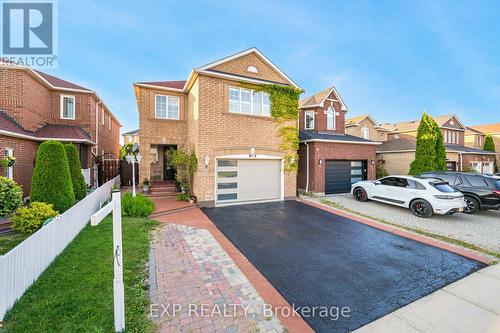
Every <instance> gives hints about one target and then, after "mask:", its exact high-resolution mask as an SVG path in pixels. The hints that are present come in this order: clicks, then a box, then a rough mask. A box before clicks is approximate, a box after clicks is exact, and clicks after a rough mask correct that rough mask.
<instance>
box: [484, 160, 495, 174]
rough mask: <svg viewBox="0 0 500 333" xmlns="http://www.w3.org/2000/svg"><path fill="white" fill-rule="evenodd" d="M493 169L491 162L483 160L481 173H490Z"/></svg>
mask: <svg viewBox="0 0 500 333" xmlns="http://www.w3.org/2000/svg"><path fill="white" fill-rule="evenodd" d="M493 171H494V168H493V162H483V173H486V174H489V175H492V174H493Z"/></svg>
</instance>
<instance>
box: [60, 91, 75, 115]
mask: <svg viewBox="0 0 500 333" xmlns="http://www.w3.org/2000/svg"><path fill="white" fill-rule="evenodd" d="M65 98H70V99H72V100H73V117H65V116H64V99H65ZM60 109H61V110H60V111H61V112H60V113H61V119H69V120H75V118H76V98H75V96H73V95H61V99H60Z"/></svg>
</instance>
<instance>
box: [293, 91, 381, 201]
mask: <svg viewBox="0 0 500 333" xmlns="http://www.w3.org/2000/svg"><path fill="white" fill-rule="evenodd" d="M346 113H347V107H346V105H345V104H344V102H343V101H342V98H341V97H340V95H339V93H338V92H337V91H336V89H335V87H330V88H328V89H325V90H323V91H321V92H319V93H317V94H315V95H313V96H311V97H308V98H305V99H303V100H301V101H300V114H299V115H300V118H299V129H300V134H299V140H300V145H299V170H298V179H297V185H298V188H299V189H300V190H302V191H306V192H314V193H315V194H319V195H321V194H333V193H345V192H349V191H350V190H351V184H352V183H355V182H357V181H359V180H365V179H374V178H375V160H376V156H375V147H376V146H377V145H379V144H380V142H375V141H370V140H367V139H364V138H360V137H357V136H353V135H349V134H346V133H345V114H346Z"/></svg>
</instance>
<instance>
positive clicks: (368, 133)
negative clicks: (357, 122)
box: [361, 126, 370, 140]
mask: <svg viewBox="0 0 500 333" xmlns="http://www.w3.org/2000/svg"><path fill="white" fill-rule="evenodd" d="M365 133H366V135H365ZM361 134H362V135H363V138H364V139H367V140H370V129H369V128H368V127H366V126H364V127H363V128H361Z"/></svg>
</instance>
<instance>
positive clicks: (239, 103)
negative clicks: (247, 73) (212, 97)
mask: <svg viewBox="0 0 500 333" xmlns="http://www.w3.org/2000/svg"><path fill="white" fill-rule="evenodd" d="M231 89H235V90H238V112H235V111H231V108H230V105H231V98H230V93H229V91H230V90H231ZM241 90H247V91H249V92H250V113H245V112H241V104H242V102H241ZM255 92H256V91H255V90H252V89H247V88H240V87H233V86H230V87H229V89H228V105H227V107H228V112H229V113H233V114H244V115H247V116H254V117H271V101H270V100H269V114H264V94H267V93H266V92H265V91H262V92H261V93H262V94H261V99H260V104H261V105H260V114H254V113H253V95H254V93H255ZM268 95H269V94H268Z"/></svg>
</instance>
